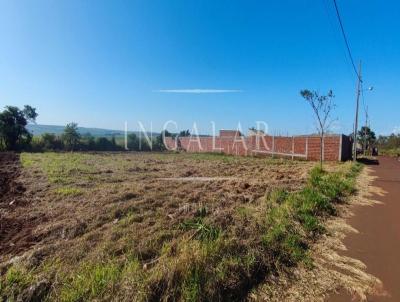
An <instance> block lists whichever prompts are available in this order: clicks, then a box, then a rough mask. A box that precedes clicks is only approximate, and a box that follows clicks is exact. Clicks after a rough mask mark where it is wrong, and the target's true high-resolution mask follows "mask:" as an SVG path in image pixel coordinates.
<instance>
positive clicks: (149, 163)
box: [0, 153, 358, 301]
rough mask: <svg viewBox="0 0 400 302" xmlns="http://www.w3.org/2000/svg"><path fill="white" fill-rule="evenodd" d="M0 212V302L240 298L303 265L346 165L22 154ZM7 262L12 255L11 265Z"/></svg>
mask: <svg viewBox="0 0 400 302" xmlns="http://www.w3.org/2000/svg"><path fill="white" fill-rule="evenodd" d="M21 163H22V168H21V172H20V175H19V177H18V179H17V180H16V181H17V182H18V184H19V185H21V186H23V190H21V192H20V193H19V195H17V196H16V197H15V199H14V201H12V200H9V201H7V205H5V203H4V201H2V202H3V204H2V205H1V208H0V210H2V215H3V216H2V217H3V219H4V220H3V221H5V222H7V223H6V224H3V225H2V234H5V235H4V236H3V238H1V239H0V240H1V241H0V243H1V248H0V251H1V253H0V265H1V266H0V273H1V276H0V301H1V299H4V300H6V299H7V298H8V299H10V300H13V299H14V300H16V299H17V298H20V299H25V300H27V299H32V297H39V298H41V299H42V298H44V297H46V298H47V299H48V300H55V301H85V300H104V301H108V300H118V301H120V300H126V301H132V300H135V301H159V300H166V301H181V300H182V301H210V300H215V301H218V300H225V301H232V300H243V299H245V298H246V297H247V295H248V294H249V292H250V291H251V290H252V289H253V288H254V287H255V286H257V284H259V283H260V282H265V280H266V278H267V277H268V276H270V275H272V274H274V275H277V274H284V273H285V272H287V271H288V270H290V267H292V266H294V265H299V264H301V265H308V266H310V267H312V259H311V258H310V257H308V253H307V250H308V246H309V245H310V244H312V242H313V241H314V240H316V239H317V238H318V235H319V234H321V233H322V232H323V231H324V229H323V224H321V222H322V221H323V219H324V217H326V216H328V215H332V214H335V203H336V202H340V201H341V200H342V197H344V196H345V195H347V194H350V193H351V192H352V190H353V180H354V177H355V175H356V173H357V170H358V166H351V165H348V164H345V165H343V164H341V165H339V164H338V165H330V166H328V170H335V172H330V173H326V172H322V171H320V170H318V169H315V168H314V169H312V168H313V166H314V164H313V163H310V162H297V161H286V160H280V159H266V158H250V157H231V156H223V155H208V154H151V153H120V154H119V153H97V154H89V153H60V154H57V153H43V154H28V153H25V154H22V155H21ZM16 256H20V257H17V258H16Z"/></svg>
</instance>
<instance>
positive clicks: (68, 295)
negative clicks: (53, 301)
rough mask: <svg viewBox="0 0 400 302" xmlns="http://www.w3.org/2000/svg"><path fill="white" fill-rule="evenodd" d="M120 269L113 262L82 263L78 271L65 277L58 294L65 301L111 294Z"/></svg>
mask: <svg viewBox="0 0 400 302" xmlns="http://www.w3.org/2000/svg"><path fill="white" fill-rule="evenodd" d="M121 273H122V270H121V268H120V267H119V266H118V265H117V264H115V263H112V262H110V263H95V264H84V265H82V267H81V268H80V271H79V272H77V273H74V274H73V275H72V276H70V277H69V278H67V279H66V280H65V282H64V284H63V287H62V289H61V292H60V294H59V300H60V301H65V302H73V301H85V300H91V299H93V298H96V297H102V296H103V295H104V294H105V293H107V294H108V296H111V295H110V294H111V292H112V291H113V288H114V285H115V284H116V282H117V281H118V280H119V278H120V277H121Z"/></svg>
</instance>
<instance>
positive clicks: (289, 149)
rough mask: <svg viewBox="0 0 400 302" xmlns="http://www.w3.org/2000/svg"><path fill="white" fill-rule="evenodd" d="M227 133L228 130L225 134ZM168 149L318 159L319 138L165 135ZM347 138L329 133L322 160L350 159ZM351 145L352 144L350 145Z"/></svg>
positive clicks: (324, 144)
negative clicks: (177, 136)
mask: <svg viewBox="0 0 400 302" xmlns="http://www.w3.org/2000/svg"><path fill="white" fill-rule="evenodd" d="M226 134H227V133H226ZM165 139H166V141H165V144H166V147H167V149H169V150H176V149H181V150H185V151H187V152H222V153H226V154H233V155H270V156H277V157H289V158H298V159H306V160H315V161H316V160H319V159H320V144H321V140H320V138H319V137H318V136H295V137H286V136H269V135H263V136H249V137H245V136H239V135H237V136H231V135H222V136H216V137H195V136H193V137H181V138H171V137H166V138H165ZM349 146H351V143H350V139H349V137H347V136H345V135H331V136H326V137H325V138H324V143H323V159H324V160H327V161H338V160H348V159H350V156H351V153H349V152H348V149H349ZM350 148H351V147H350Z"/></svg>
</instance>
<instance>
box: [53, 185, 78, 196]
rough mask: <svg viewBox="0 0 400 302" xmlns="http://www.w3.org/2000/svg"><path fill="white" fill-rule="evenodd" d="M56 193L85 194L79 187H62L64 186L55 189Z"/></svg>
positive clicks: (64, 194) (67, 194)
mask: <svg viewBox="0 0 400 302" xmlns="http://www.w3.org/2000/svg"><path fill="white" fill-rule="evenodd" d="M55 192H56V194H58V195H61V196H79V195H82V194H83V191H82V190H81V189H78V188H73V187H62V188H57V189H56V190H55Z"/></svg>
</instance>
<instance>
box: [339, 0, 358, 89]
mask: <svg viewBox="0 0 400 302" xmlns="http://www.w3.org/2000/svg"><path fill="white" fill-rule="evenodd" d="M333 3H334V4H335V10H336V15H337V18H338V20H339V24H340V29H341V31H342V35H343V39H344V42H345V44H346V48H347V52H348V53H349V57H350V60H351V64H352V65H353V70H354V72H355V73H356V76H357V78H358V79H359V80H360V81H361V77H360V75H359V74H358V72H357V68H356V64H354V60H353V55H352V54H351V50H350V46H349V41H348V40H347V36H346V32H345V31H344V27H343V22H342V18H341V17H340V13H339V8H338V5H337V3H336V0H333Z"/></svg>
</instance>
